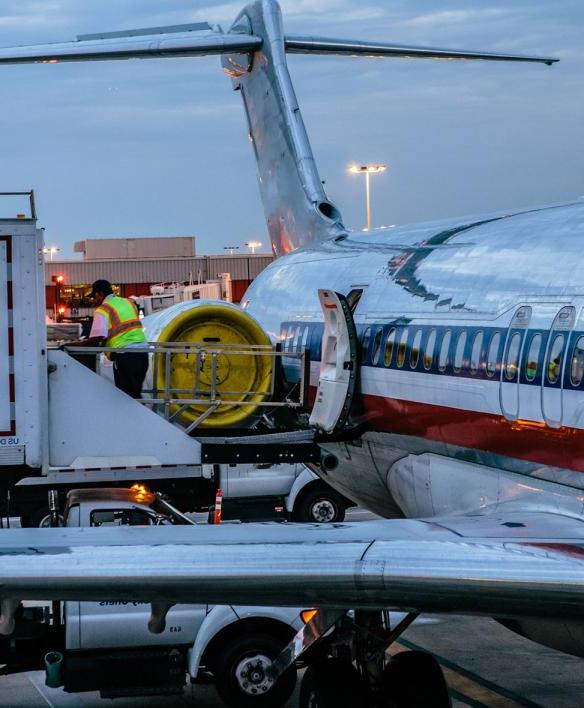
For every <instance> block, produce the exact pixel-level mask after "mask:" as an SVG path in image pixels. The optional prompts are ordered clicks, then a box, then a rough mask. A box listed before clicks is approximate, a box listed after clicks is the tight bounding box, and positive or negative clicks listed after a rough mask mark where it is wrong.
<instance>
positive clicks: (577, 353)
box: [282, 325, 584, 386]
mask: <svg viewBox="0 0 584 708" xmlns="http://www.w3.org/2000/svg"><path fill="white" fill-rule="evenodd" d="M503 334H504V333H502V332H500V331H495V332H493V333H492V335H491V337H490V341H489V342H488V346H487V347H486V345H487V341H486V340H487V337H488V336H489V333H486V334H485V332H483V331H482V330H479V331H478V332H476V333H475V334H474V337H473V340H472V346H471V351H470V358H469V361H468V369H469V371H470V373H471V374H476V373H477V372H478V371H480V370H481V368H482V369H483V370H484V372H485V373H486V375H487V376H488V377H489V378H492V377H493V376H494V375H495V374H496V373H497V366H498V362H500V359H501V357H500V356H499V350H500V348H501V345H502V337H503ZM372 335H373V328H371V327H368V328H367V329H366V330H365V333H364V335H363V353H364V356H365V358H366V357H367V354H368V353H369V354H370V356H371V363H372V364H373V365H374V366H377V365H378V364H381V361H383V365H384V366H386V367H389V366H391V365H392V363H394V361H395V365H396V366H397V367H398V368H400V369H402V368H404V366H406V364H407V365H408V366H409V367H410V368H411V369H417V368H418V364H419V362H420V358H421V359H422V364H423V367H424V369H425V370H426V371H430V369H432V366H433V365H434V363H436V364H437V367H438V370H439V371H441V372H444V371H446V369H447V368H448V367H449V366H450V365H452V370H453V371H454V373H455V374H458V373H460V372H461V370H462V368H463V366H464V364H465V362H464V353H465V350H466V346H467V338H468V337H469V336H472V335H469V334H468V332H467V331H466V330H463V331H462V332H460V333H459V334H458V335H457V339H456V344H455V348H454V356H453V357H452V361H450V358H451V344H452V340H453V337H455V336H456V335H455V334H453V333H452V331H451V330H446V331H445V332H444V333H443V335H442V339H441V341H440V342H439V341H438V339H439V333H438V332H437V330H436V329H432V330H430V333H429V335H428V337H427V339H426V342H425V344H424V346H423V351H422V339H423V330H422V329H421V328H418V329H416V330H415V334H414V337H413V340H412V344H411V346H410V347H409V356H408V340H409V338H410V328H409V327H404V328H403V329H401V332H399V333H398V330H397V329H396V328H395V327H392V328H391V329H390V330H389V332H388V333H387V335H386V336H385V338H384V333H383V329H382V328H381V327H379V328H378V329H377V330H376V331H375V334H374V335H373V340H372V341H371V337H372ZM309 336H310V327H309V326H308V325H296V326H292V327H290V328H289V330H288V331H287V332H286V331H284V332H283V345H282V350H283V351H285V352H286V351H288V352H291V351H302V350H304V349H306V348H307V346H308V340H309ZM527 336H528V338H529V339H528V342H526V343H525V344H524V349H523V350H524V351H526V352H527V355H526V356H525V358H524V361H525V368H524V372H523V373H524V376H525V379H526V380H527V381H533V380H534V379H535V378H536V376H537V375H538V373H541V368H542V367H541V362H540V358H541V355H542V353H543V352H542V347H544V346H545V345H544V339H543V336H542V335H541V334H540V333H539V332H536V333H534V334H531V333H528V335H527ZM565 342H566V336H565V335H564V334H560V333H556V334H555V336H554V339H553V341H552V343H551V346H550V347H549V350H548V353H547V357H546V362H547V363H546V365H545V375H546V379H547V381H548V382H549V383H550V384H555V383H556V382H557V381H558V379H559V376H560V374H561V369H562V357H563V354H564V345H565ZM521 345H522V335H521V333H520V332H514V333H513V334H512V335H511V338H510V340H509V342H508V344H507V352H506V355H505V361H504V362H503V376H504V378H505V379H506V380H507V381H514V380H515V378H516V376H517V372H518V371H519V360H520V356H521ZM485 347H486V352H485V354H486V356H485V358H484V359H483V360H481V357H482V355H483V352H484V349H485ZM406 359H408V361H407V362H406ZM583 378H584V336H582V337H579V338H578V340H577V341H576V343H575V345H574V349H573V351H572V359H571V366H570V383H571V384H572V386H579V385H580V384H581V383H582V379H583Z"/></svg>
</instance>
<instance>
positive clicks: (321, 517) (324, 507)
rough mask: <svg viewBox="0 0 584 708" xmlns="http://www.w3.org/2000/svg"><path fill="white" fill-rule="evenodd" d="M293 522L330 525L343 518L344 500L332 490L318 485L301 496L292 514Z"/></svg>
mask: <svg viewBox="0 0 584 708" xmlns="http://www.w3.org/2000/svg"><path fill="white" fill-rule="evenodd" d="M292 518H293V519H294V521H304V522H310V523H321V524H327V523H328V524H330V523H332V522H334V521H343V520H344V518H345V500H344V499H343V497H342V496H341V495H340V494H339V493H338V492H335V490H334V489H331V488H330V487H328V486H326V485H324V484H319V485H317V486H315V487H313V488H312V489H309V490H308V491H307V492H306V494H303V495H302V496H301V497H300V498H299V499H298V501H297V502H296V504H295V505H294V511H293V513H292Z"/></svg>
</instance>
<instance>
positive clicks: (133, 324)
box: [95, 295, 146, 349]
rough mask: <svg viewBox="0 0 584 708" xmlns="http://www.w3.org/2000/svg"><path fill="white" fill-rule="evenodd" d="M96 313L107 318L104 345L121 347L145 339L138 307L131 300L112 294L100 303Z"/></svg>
mask: <svg viewBox="0 0 584 708" xmlns="http://www.w3.org/2000/svg"><path fill="white" fill-rule="evenodd" d="M98 313H99V314H100V315H103V316H104V317H105V318H106V320H107V342H106V346H108V347H113V348H115V349H123V347H127V346H128V344H135V343H137V342H145V341H146V335H145V334H144V327H142V323H141V322H140V317H139V315H138V308H137V307H136V305H135V304H134V303H133V302H132V300H128V299H126V298H125V297H118V296H117V295H114V296H113V297H109V298H108V299H107V302H106V301H105V300H104V302H102V303H101V305H100V306H99V307H98V308H97V309H96V310H95V314H98Z"/></svg>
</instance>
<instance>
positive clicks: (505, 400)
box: [499, 305, 532, 421]
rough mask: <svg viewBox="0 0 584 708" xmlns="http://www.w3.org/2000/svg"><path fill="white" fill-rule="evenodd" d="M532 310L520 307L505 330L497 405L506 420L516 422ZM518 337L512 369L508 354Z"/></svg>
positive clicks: (524, 306)
mask: <svg viewBox="0 0 584 708" xmlns="http://www.w3.org/2000/svg"><path fill="white" fill-rule="evenodd" d="M531 315H532V308H531V307H530V306H529V305H521V306H520V307H518V308H517V309H516V310H515V313H514V315H513V317H512V319H511V322H510V323H509V327H508V328H507V336H506V337H505V346H504V347H503V357H502V360H501V373H500V379H499V403H500V405H501V412H502V413H503V415H504V416H505V418H507V420H512V421H513V420H517V418H518V417H519V387H520V383H519V382H520V380H521V376H520V373H521V362H522V361H523V348H524V346H525V341H526V339H527V337H526V334H527V330H528V329H529V323H530V321H531ZM517 336H519V345H518V347H517V352H516V358H515V362H516V363H515V364H514V365H513V366H514V368H512V367H510V366H509V361H508V357H509V352H510V348H511V347H512V346H513V347H514V348H515V342H516V341H517Z"/></svg>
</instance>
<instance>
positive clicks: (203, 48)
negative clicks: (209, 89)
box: [0, 23, 262, 64]
mask: <svg viewBox="0 0 584 708" xmlns="http://www.w3.org/2000/svg"><path fill="white" fill-rule="evenodd" d="M261 44H262V40H261V39H260V38H259V37H254V36H253V35H249V34H235V33H231V34H225V33H223V32H222V31H220V29H219V28H216V29H212V28H211V26H210V25H207V24H206V23H198V24H195V25H176V26H173V27H160V28H147V29H141V30H129V31H128V32H106V33H103V34H92V35H81V36H79V37H78V38H77V40H76V41H74V42H60V43H54V44H36V45H31V46H22V47H5V48H0V64H33V63H41V64H57V63H60V62H65V61H99V60H111V59H136V58H137V59H148V58H150V59H156V58H166V57H194V56H206V55H209V54H224V53H226V52H252V51H254V50H256V49H259V47H261Z"/></svg>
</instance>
